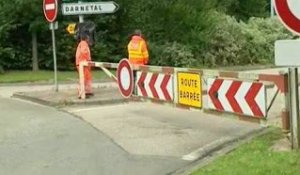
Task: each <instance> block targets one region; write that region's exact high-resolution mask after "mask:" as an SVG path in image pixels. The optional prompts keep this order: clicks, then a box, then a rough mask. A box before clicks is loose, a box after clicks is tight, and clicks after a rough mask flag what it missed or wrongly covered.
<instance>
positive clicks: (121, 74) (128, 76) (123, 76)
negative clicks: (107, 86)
mask: <svg viewBox="0 0 300 175" xmlns="http://www.w3.org/2000/svg"><path fill="white" fill-rule="evenodd" d="M117 78H118V85H119V90H120V92H121V94H122V96H123V97H125V98H129V97H130V96H131V95H132V93H133V89H134V85H133V71H132V68H131V66H130V63H129V61H128V60H127V59H122V60H121V61H120V63H119V66H118V69H117Z"/></svg>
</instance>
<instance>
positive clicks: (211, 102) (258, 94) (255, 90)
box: [207, 78, 267, 118]
mask: <svg viewBox="0 0 300 175" xmlns="http://www.w3.org/2000/svg"><path fill="white" fill-rule="evenodd" d="M207 90H208V108H209V109H214V110H217V111H224V112H233V113H237V114H242V115H248V116H253V117H257V118H263V117H266V113H267V112H266V88H265V86H264V84H263V83H259V82H243V81H235V80H224V79H213V78H209V79H207Z"/></svg>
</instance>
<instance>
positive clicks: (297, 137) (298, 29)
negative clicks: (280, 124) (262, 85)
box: [273, 0, 300, 149]
mask: <svg viewBox="0 0 300 175" xmlns="http://www.w3.org/2000/svg"><path fill="white" fill-rule="evenodd" d="M273 5H274V7H275V9H276V14H277V16H278V17H279V19H280V20H281V22H282V24H283V25H284V26H285V27H286V28H287V29H288V30H290V31H291V32H293V33H294V34H296V35H298V36H300V18H299V17H300V15H299V13H298V12H299V10H300V6H299V0H273ZM293 44H297V40H295V41H292V42H291V41H277V42H276V43H275V64H276V65H277V66H289V67H290V68H289V90H290V92H289V98H290V120H291V126H292V128H291V135H292V137H291V142H292V148H293V149H299V148H300V129H299V126H300V120H299V92H298V91H299V90H298V88H299V86H298V68H297V67H295V66H300V60H299V56H298V55H297V54H295V53H298V49H299V48H296V47H295V46H294V45H293ZM290 51H295V52H294V54H291V53H290Z"/></svg>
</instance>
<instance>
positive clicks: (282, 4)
mask: <svg viewBox="0 0 300 175" xmlns="http://www.w3.org/2000/svg"><path fill="white" fill-rule="evenodd" d="M289 2H292V1H291V0H274V5H275V9H276V12H277V14H278V16H279V18H280V20H281V21H282V23H283V24H284V26H285V27H286V28H287V29H288V30H290V31H291V32H293V33H295V34H297V35H300V19H299V18H298V17H296V15H295V14H294V13H293V12H292V10H291V8H290V6H289ZM290 4H291V3H290ZM299 8H300V7H299Z"/></svg>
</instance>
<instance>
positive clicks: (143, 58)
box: [127, 30, 149, 65]
mask: <svg viewBox="0 0 300 175" xmlns="http://www.w3.org/2000/svg"><path fill="white" fill-rule="evenodd" d="M127 49H128V59H129V62H130V63H131V64H134V65H145V64H148V62H149V53H148V48H147V43H146V41H145V40H144V39H143V38H142V32H141V30H135V32H134V34H133V36H132V38H131V41H130V42H129V44H128V46H127Z"/></svg>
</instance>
